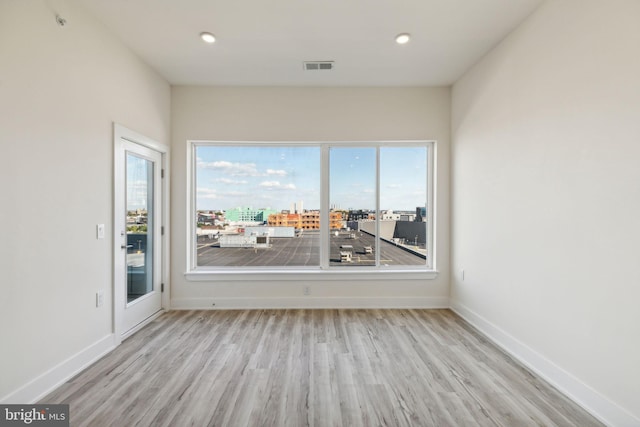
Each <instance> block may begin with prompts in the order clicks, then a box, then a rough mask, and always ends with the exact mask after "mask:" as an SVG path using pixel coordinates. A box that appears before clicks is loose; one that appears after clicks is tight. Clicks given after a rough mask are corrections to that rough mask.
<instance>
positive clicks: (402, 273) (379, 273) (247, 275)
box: [184, 269, 438, 282]
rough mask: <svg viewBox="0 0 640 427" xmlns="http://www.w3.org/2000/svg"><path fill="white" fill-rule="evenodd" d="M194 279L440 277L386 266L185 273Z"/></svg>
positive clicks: (207, 280) (428, 271)
mask: <svg viewBox="0 0 640 427" xmlns="http://www.w3.org/2000/svg"><path fill="white" fill-rule="evenodd" d="M184 276H185V278H186V279H187V280H188V281H190V282H219V281H252V282H273V281H303V280H306V281H324V280H434V279H436V278H437V277H438V271H436V270H406V269H405V270H402V269H396V270H392V269H384V270H375V271H373V270H369V271H362V270H361V271H353V270H351V271H339V270H319V269H318V270H316V269H314V270H288V271H287V270H264V269H261V270H242V271H230V270H229V271H225V270H216V271H213V270H201V271H197V270H196V271H188V272H186V273H184Z"/></svg>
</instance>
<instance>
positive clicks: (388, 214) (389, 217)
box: [380, 210, 400, 221]
mask: <svg viewBox="0 0 640 427" xmlns="http://www.w3.org/2000/svg"><path fill="white" fill-rule="evenodd" d="M380 219H382V220H383V221H398V220H399V219H400V214H399V213H395V212H393V211H392V210H388V211H383V212H382V218H380Z"/></svg>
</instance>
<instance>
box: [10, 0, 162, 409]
mask: <svg viewBox="0 0 640 427" xmlns="http://www.w3.org/2000/svg"><path fill="white" fill-rule="evenodd" d="M52 4H53V5H56V6H57V7H61V9H59V10H57V12H59V13H61V14H62V16H64V17H65V18H66V19H67V25H66V26H65V27H63V28H61V27H59V26H58V25H57V24H56V21H55V18H54V17H55V12H56V11H54V10H53V9H52V8H51V6H50V5H52ZM169 98H170V89H169V85H168V84H167V83H166V82H165V81H164V80H163V79H162V78H160V77H159V76H158V75H157V74H156V73H155V72H153V71H152V70H151V69H150V68H148V67H147V66H146V65H144V64H143V63H141V61H139V60H138V59H137V58H136V57H135V56H134V55H133V54H132V53H131V52H130V51H129V50H127V49H126V48H124V47H123V46H122V45H121V43H120V42H119V41H117V40H116V39H115V38H114V37H112V36H111V35H109V33H108V32H107V31H105V30H104V29H103V28H102V27H101V25H100V24H99V23H98V22H96V21H95V20H94V19H92V18H91V17H90V16H88V15H86V14H85V13H84V12H83V11H82V10H81V9H78V8H77V7H75V6H72V3H71V2H50V1H47V2H45V1H40V0H33V1H31V0H29V1H21V0H3V1H1V2H0V195H1V200H2V201H1V203H2V208H1V209H0V292H1V296H0V337H1V338H0V341H1V342H2V344H0V379H1V380H0V401H2V402H7V401H12V402H20V403H26V402H27V401H30V400H33V399H35V398H37V397H38V395H39V394H40V393H42V392H44V391H46V390H47V389H48V388H49V387H51V386H53V385H54V384H55V382H56V381H59V380H61V379H64V376H65V375H66V374H69V373H71V372H73V371H74V370H75V369H77V368H79V367H80V366H81V365H82V364H83V363H86V362H88V361H90V360H91V358H92V357H95V356H96V355H98V354H100V353H101V352H103V351H104V350H105V349H107V348H109V346H110V345H112V343H113V340H112V339H111V334H112V323H113V318H112V309H111V305H112V298H111V286H112V285H111V283H112V273H111V268H112V255H111V254H112V249H111V248H112V243H111V238H110V236H111V235H112V215H113V214H112V198H113V196H112V191H113V184H112V182H113V172H112V171H113V132H112V123H113V122H118V123H120V124H122V125H124V126H127V127H129V128H131V129H134V130H136V131H138V132H141V133H144V134H146V135H148V136H149V137H151V138H154V139H156V140H158V141H163V142H165V143H167V142H168V139H169V122H170V119H169V107H170V104H169ZM98 223H103V224H106V235H107V237H106V238H105V240H97V239H96V229H95V227H96V224H98ZM98 289H104V290H105V291H106V300H105V303H104V306H102V307H100V308H96V307H95V293H96V291H97V290H98Z"/></svg>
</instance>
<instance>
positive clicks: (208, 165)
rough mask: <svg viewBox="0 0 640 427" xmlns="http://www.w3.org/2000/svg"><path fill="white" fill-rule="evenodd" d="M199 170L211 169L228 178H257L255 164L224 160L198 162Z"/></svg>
mask: <svg viewBox="0 0 640 427" xmlns="http://www.w3.org/2000/svg"><path fill="white" fill-rule="evenodd" d="M198 167H199V168H204V169H213V170H217V171H221V172H224V173H225V174H227V175H230V176H258V175H259V173H258V169H257V167H256V164H255V163H232V162H227V161H226V160H219V161H217V162H202V161H201V162H198Z"/></svg>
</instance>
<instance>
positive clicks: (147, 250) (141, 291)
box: [126, 153, 154, 303]
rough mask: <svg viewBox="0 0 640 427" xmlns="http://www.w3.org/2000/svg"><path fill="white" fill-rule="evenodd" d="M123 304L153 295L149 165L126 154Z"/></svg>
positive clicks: (147, 161) (151, 163)
mask: <svg viewBox="0 0 640 427" xmlns="http://www.w3.org/2000/svg"><path fill="white" fill-rule="evenodd" d="M126 180H127V187H126V188H127V303H130V302H132V301H134V300H136V299H138V298H140V297H142V296H144V295H147V294H148V293H150V292H153V250H154V242H153V227H154V224H153V216H154V215H153V214H154V213H153V206H154V205H153V162H152V161H150V160H147V159H144V158H142V157H138V156H136V155H134V154H131V153H127V176H126Z"/></svg>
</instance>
